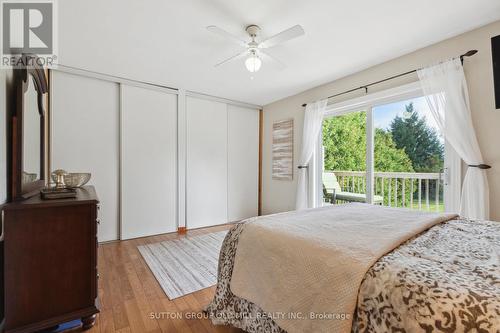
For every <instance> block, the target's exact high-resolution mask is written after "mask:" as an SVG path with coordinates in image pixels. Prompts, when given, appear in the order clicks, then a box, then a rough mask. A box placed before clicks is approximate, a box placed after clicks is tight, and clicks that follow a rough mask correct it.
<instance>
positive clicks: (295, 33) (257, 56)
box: [207, 24, 304, 73]
mask: <svg viewBox="0 0 500 333" xmlns="http://www.w3.org/2000/svg"><path fill="white" fill-rule="evenodd" d="M207 30H208V31H210V32H213V33H215V34H218V35H220V36H222V37H224V38H226V39H227V40H230V41H232V42H233V43H236V44H238V45H240V46H242V47H244V48H245V49H244V50H243V51H241V52H239V53H237V54H235V55H233V56H231V57H229V58H227V59H225V60H223V61H221V62H219V63H217V64H215V67H219V66H221V65H223V64H225V63H228V62H230V61H233V60H236V59H239V58H242V57H247V59H246V60H245V67H246V68H247V70H248V71H249V72H252V73H254V72H257V71H258V70H259V69H260V67H261V66H262V59H261V58H264V59H268V60H271V61H272V62H274V63H275V64H276V65H277V66H278V67H280V68H284V67H285V65H284V64H283V63H282V62H281V61H279V60H278V59H276V58H274V57H272V56H271V55H269V53H267V52H266V51H265V49H269V48H271V47H274V46H276V45H278V44H282V43H284V42H286V41H288V40H290V39H293V38H296V37H299V36H302V35H303V34H304V29H302V27H301V26H300V25H295V26H293V27H291V28H289V29H286V30H284V31H282V32H280V33H278V34H276V35H274V36H272V37H269V38H266V39H264V40H262V41H260V40H259V33H260V27H259V26H257V25H255V24H252V25H249V26H247V27H246V28H245V31H246V32H247V33H248V35H249V36H250V40H249V41H245V40H243V39H241V38H239V37H236V36H234V35H233V34H231V33H229V32H227V31H225V30H223V29H221V28H219V27H216V26H215V25H211V26H208V27H207Z"/></svg>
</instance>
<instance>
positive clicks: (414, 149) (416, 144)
mask: <svg viewBox="0 0 500 333" xmlns="http://www.w3.org/2000/svg"><path fill="white" fill-rule="evenodd" d="M405 108H406V114H407V115H408V116H406V117H404V118H402V117H399V116H397V117H395V118H394V119H393V121H392V122H391V125H390V129H391V133H392V139H393V141H394V143H395V144H396V147H397V148H398V149H403V150H404V151H405V153H406V155H407V156H408V157H409V158H410V160H411V162H412V165H413V168H414V169H415V171H417V172H439V170H440V169H442V167H443V161H444V147H443V144H442V143H441V142H440V140H439V137H438V134H437V133H436V131H435V130H434V129H433V128H432V127H430V126H428V125H427V122H426V119H425V117H419V115H418V113H417V111H416V110H415V109H414V107H413V103H410V104H408V105H406V107H405Z"/></svg>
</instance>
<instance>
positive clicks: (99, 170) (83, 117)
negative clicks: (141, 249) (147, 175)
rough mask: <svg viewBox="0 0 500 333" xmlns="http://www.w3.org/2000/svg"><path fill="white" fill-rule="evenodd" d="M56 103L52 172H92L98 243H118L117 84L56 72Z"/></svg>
mask: <svg viewBox="0 0 500 333" xmlns="http://www.w3.org/2000/svg"><path fill="white" fill-rule="evenodd" d="M51 101H52V104H51V105H52V109H51V117H52V126H51V131H52V147H51V148H52V169H53V170H55V169H64V170H66V171H68V172H91V173H92V179H91V180H90V184H93V185H95V187H96V190H97V194H98V196H99V199H100V202H101V210H100V212H99V215H100V220H101V224H100V226H99V234H98V236H99V241H101V242H102V241H109V240H115V239H118V202H119V201H118V200H119V198H118V188H119V185H118V181H119V177H118V174H119V166H118V163H119V142H118V138H119V136H118V126H119V125H118V124H119V87H118V84H116V83H110V82H107V81H101V80H97V79H91V78H86V77H81V76H75V75H71V74H66V73H62V72H57V71H52V92H51Z"/></svg>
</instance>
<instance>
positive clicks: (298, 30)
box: [259, 24, 305, 49]
mask: <svg viewBox="0 0 500 333" xmlns="http://www.w3.org/2000/svg"><path fill="white" fill-rule="evenodd" d="M304 33H305V32H304V29H302V27H301V26H300V25H298V24H297V25H295V26H293V27H291V28H290V29H286V30H284V31H282V32H280V33H279V34H276V35H274V36H272V37H269V38H267V39H266V40H264V41H262V42H261V43H259V48H264V49H267V48H270V47H273V46H276V45H278V44H281V43H284V42H286V41H288V40H290V39H293V38H297V37H299V36H302V35H303V34H304Z"/></svg>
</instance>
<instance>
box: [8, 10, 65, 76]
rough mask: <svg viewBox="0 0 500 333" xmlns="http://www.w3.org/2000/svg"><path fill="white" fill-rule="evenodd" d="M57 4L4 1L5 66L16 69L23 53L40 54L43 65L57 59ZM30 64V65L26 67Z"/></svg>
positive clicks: (50, 63)
mask: <svg viewBox="0 0 500 333" xmlns="http://www.w3.org/2000/svg"><path fill="white" fill-rule="evenodd" d="M54 13H55V11H54V2H53V1H51V0H46V1H36V0H35V1H30V2H23V1H12V0H4V1H2V15H1V17H2V34H1V36H2V62H1V63H2V66H16V65H22V64H19V60H20V59H21V55H22V54H26V53H29V54H36V55H38V56H39V57H40V59H41V61H43V63H42V64H39V65H42V66H45V65H47V64H48V65H52V63H53V62H54V60H55V59H56V56H55V40H54V36H55V24H54V23H55V20H54V18H55V17H54ZM24 65H27V64H24Z"/></svg>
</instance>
